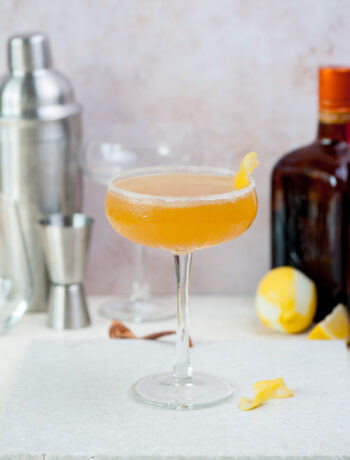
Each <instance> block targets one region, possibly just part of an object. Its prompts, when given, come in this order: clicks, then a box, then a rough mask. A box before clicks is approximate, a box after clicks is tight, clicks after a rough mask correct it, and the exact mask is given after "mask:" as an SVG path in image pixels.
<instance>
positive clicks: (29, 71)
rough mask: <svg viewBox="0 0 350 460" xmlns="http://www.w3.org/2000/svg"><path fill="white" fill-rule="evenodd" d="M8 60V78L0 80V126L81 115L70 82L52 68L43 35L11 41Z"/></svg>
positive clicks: (48, 49)
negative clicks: (12, 121) (5, 123)
mask: <svg viewBox="0 0 350 460" xmlns="http://www.w3.org/2000/svg"><path fill="white" fill-rule="evenodd" d="M7 58H8V68H9V74H8V75H6V76H5V77H4V78H3V79H2V80H0V122H4V121H5V122H8V121H11V120H14V121H16V122H18V121H19V120H22V119H23V120H42V121H45V120H55V119H60V118H65V117H67V116H69V115H71V114H74V113H76V112H79V111H80V107H79V105H78V104H77V103H76V102H75V100H74V95H73V90H72V87H71V85H70V83H69V81H68V80H67V79H66V78H65V77H64V76H63V75H62V74H60V73H59V72H56V71H55V70H53V69H52V68H51V66H52V60H51V53H50V45H49V41H48V38H47V37H46V35H45V34H42V33H27V34H19V35H15V36H12V37H10V38H9V40H8V44H7Z"/></svg>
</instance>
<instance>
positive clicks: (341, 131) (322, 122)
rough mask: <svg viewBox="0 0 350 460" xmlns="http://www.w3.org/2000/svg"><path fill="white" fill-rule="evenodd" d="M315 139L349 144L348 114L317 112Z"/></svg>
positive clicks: (349, 119) (349, 122) (349, 121)
mask: <svg viewBox="0 0 350 460" xmlns="http://www.w3.org/2000/svg"><path fill="white" fill-rule="evenodd" d="M317 139H318V140H319V141H328V142H330V141H331V142H341V141H345V142H347V143H348V144H350V114H322V113H320V114H319V121H318V130H317Z"/></svg>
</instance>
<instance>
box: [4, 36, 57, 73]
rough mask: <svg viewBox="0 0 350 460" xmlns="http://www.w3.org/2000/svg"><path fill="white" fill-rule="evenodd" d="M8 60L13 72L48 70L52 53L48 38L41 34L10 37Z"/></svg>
mask: <svg viewBox="0 0 350 460" xmlns="http://www.w3.org/2000/svg"><path fill="white" fill-rule="evenodd" d="M7 58H8V67H9V69H10V71H11V72H31V71H33V70H37V69H48V68H49V67H51V53H50V47H49V43H48V40H47V37H46V36H45V35H43V34H40V33H34V34H20V35H15V36H13V37H10V38H9V40H8V54H7Z"/></svg>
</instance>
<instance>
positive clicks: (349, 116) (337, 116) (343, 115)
mask: <svg viewBox="0 0 350 460" xmlns="http://www.w3.org/2000/svg"><path fill="white" fill-rule="evenodd" d="M318 119H319V121H320V122H321V123H328V124H330V125H333V124H334V125H336V124H343V123H350V112H340V113H339V112H319V115H318Z"/></svg>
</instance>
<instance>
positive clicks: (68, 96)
mask: <svg viewBox="0 0 350 460" xmlns="http://www.w3.org/2000/svg"><path fill="white" fill-rule="evenodd" d="M8 66H9V74H8V75H6V76H5V77H4V78H3V79H2V80H0V191H1V192H2V193H3V194H4V195H8V196H10V197H11V198H12V199H13V200H14V201H16V202H17V204H18V209H19V214H20V219H21V223H22V226H23V230H24V235H25V238H26V244H27V247H28V252H29V257H30V261H31V264H32V267H33V273H34V295H33V298H32V301H31V304H30V309H31V310H32V311H34V310H36V311H42V310H44V309H45V308H46V306H47V296H48V287H49V281H48V274H47V270H46V268H45V262H44V257H43V251H42V242H41V235H40V229H39V228H38V220H39V219H40V218H42V217H43V216H45V215H48V214H55V213H61V214H72V213H74V212H77V211H79V210H80V208H81V187H82V184H81V174H80V171H79V168H78V150H79V148H80V141H81V123H80V112H81V109H80V106H79V105H78V104H77V103H76V102H75V100H74V96H73V91H72V88H71V85H70V84H69V82H68V81H67V79H66V78H65V77H64V76H63V75H62V74H60V73H59V72H57V71H55V70H53V69H52V63H51V55H50V48H49V43H48V39H47V37H46V36H45V35H43V34H40V33H35V34H23V35H17V36H14V37H11V38H10V39H9V41H8ZM18 260H20V259H18ZM18 269H19V271H20V266H19V267H18ZM23 282H24V281H23Z"/></svg>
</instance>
